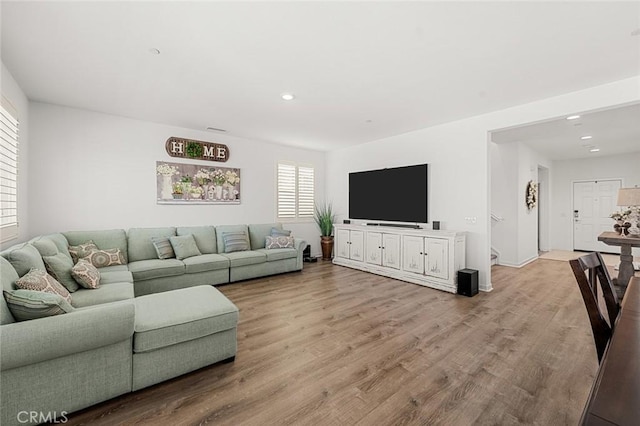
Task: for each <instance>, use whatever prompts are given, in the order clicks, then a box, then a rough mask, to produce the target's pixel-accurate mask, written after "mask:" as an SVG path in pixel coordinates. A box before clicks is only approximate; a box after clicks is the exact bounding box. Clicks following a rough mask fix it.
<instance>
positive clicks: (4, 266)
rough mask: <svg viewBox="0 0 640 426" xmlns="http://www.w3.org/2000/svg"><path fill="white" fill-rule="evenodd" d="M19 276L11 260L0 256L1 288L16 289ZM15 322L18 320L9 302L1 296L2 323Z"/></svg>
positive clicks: (0, 316)
mask: <svg viewBox="0 0 640 426" xmlns="http://www.w3.org/2000/svg"><path fill="white" fill-rule="evenodd" d="M18 278H19V277H18V273H17V272H16V270H15V269H13V266H11V264H10V263H9V261H8V260H7V259H5V258H4V257H2V256H0V282H1V283H2V289H0V290H4V291H11V290H13V289H15V285H14V283H15V282H16V280H17V279H18ZM14 322H16V320H15V318H13V315H11V311H9V307H8V306H7V302H6V301H5V300H4V297H0V325H4V324H11V323H14Z"/></svg>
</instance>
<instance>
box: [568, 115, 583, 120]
mask: <svg viewBox="0 0 640 426" xmlns="http://www.w3.org/2000/svg"><path fill="white" fill-rule="evenodd" d="M577 118H580V116H579V115H570V116H568V117H567V120H575V119H577Z"/></svg>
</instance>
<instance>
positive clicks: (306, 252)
mask: <svg viewBox="0 0 640 426" xmlns="http://www.w3.org/2000/svg"><path fill="white" fill-rule="evenodd" d="M310 258H311V246H310V245H309V244H307V246H306V247H305V248H304V250H302V260H304V261H306V262H308V261H309V260H308V259H310Z"/></svg>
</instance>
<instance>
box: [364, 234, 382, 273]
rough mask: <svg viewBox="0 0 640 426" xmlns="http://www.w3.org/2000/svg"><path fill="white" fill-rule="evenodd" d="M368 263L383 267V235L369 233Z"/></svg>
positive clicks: (367, 246)
mask: <svg viewBox="0 0 640 426" xmlns="http://www.w3.org/2000/svg"><path fill="white" fill-rule="evenodd" d="M366 248H367V250H366V253H367V263H371V264H373V265H382V234H381V233H380V232H367V245H366Z"/></svg>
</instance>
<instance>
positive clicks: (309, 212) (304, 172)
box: [298, 166, 315, 218]
mask: <svg viewBox="0 0 640 426" xmlns="http://www.w3.org/2000/svg"><path fill="white" fill-rule="evenodd" d="M314 188H315V184H314V170H313V167H303V166H299V167H298V217H300V218H312V217H313V213H314V209H315V198H314V197H315V194H314Z"/></svg>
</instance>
